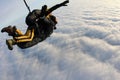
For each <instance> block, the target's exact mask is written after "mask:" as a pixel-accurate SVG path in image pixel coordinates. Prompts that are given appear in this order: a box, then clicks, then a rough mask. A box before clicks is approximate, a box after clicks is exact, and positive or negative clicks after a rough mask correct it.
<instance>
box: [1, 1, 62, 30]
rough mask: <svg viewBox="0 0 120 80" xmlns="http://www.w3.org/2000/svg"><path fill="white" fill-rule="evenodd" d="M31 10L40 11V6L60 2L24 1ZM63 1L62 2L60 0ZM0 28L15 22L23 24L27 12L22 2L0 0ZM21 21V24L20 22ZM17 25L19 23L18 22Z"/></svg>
mask: <svg viewBox="0 0 120 80" xmlns="http://www.w3.org/2000/svg"><path fill="white" fill-rule="evenodd" d="M26 1H27V2H28V5H29V6H30V8H31V10H33V9H36V8H37V9H41V6H42V5H44V4H47V5H48V6H50V7H51V6H52V5H55V4H57V3H60V2H61V0H57V1H56V0H26ZM62 1H63V0H62ZM0 10H1V11H0V12H1V13H0V24H1V26H0V28H1V27H3V26H8V25H14V24H16V23H17V20H22V21H23V23H24V19H25V16H26V15H27V14H28V10H27V8H26V6H25V4H24V3H23V0H1V1H0ZM22 21H21V22H22ZM18 23H19V22H18Z"/></svg>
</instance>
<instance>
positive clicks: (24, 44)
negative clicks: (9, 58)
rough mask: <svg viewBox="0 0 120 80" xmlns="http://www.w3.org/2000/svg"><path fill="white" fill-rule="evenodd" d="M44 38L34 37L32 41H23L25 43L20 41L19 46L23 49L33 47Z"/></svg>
mask: <svg viewBox="0 0 120 80" xmlns="http://www.w3.org/2000/svg"><path fill="white" fill-rule="evenodd" d="M41 41H42V40H41V39H40V38H34V39H33V40H32V41H30V42H23V43H18V44H17V46H18V47H20V48H21V49H25V48H29V47H32V46H34V45H36V44H38V43H39V42H41Z"/></svg>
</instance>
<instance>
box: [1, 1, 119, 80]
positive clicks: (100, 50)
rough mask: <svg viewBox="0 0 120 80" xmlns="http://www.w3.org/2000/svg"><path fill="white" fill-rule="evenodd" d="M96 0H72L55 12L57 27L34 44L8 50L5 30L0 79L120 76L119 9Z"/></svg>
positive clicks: (94, 79)
mask: <svg viewBox="0 0 120 80" xmlns="http://www.w3.org/2000/svg"><path fill="white" fill-rule="evenodd" d="M93 1H94V3H89V0H75V1H70V4H69V6H68V7H63V8H60V9H59V10H57V11H56V12H54V14H55V15H56V16H57V17H58V20H59V24H58V25H57V30H56V31H55V32H54V33H53V34H52V35H51V37H49V38H48V39H46V40H45V41H43V42H42V43H39V44H38V45H36V46H34V47H32V48H29V49H25V50H21V49H19V48H18V47H17V46H14V50H13V51H9V50H8V49H7V46H4V45H5V43H4V40H5V39H6V38H8V37H7V35H6V34H4V35H6V36H5V37H3V40H2V39H0V42H1V43H0V45H1V46H2V47H0V50H1V52H0V80H8V79H9V80H16V79H17V80H88V79H89V80H119V79H120V68H119V66H120V51H119V50H120V27H119V25H120V20H119V13H120V12H119V11H118V9H117V8H116V6H115V5H114V6H112V10H110V9H111V8H110V6H107V4H106V5H104V3H103V2H102V1H103V0H101V1H98V0H93ZM105 1H107V0H105ZM79 3H81V5H79ZM98 3H99V5H97V4H98ZM93 4H94V5H93ZM91 5H93V6H91ZM119 7H120V6H119ZM114 13H116V14H114ZM113 15H114V16H113ZM0 37H2V34H0Z"/></svg>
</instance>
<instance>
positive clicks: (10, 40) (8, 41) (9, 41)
mask: <svg viewBox="0 0 120 80" xmlns="http://www.w3.org/2000/svg"><path fill="white" fill-rule="evenodd" d="M6 44H7V46H8V49H9V50H13V40H12V39H9V40H6Z"/></svg>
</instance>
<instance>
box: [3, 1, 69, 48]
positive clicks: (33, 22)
mask: <svg viewBox="0 0 120 80" xmlns="http://www.w3.org/2000/svg"><path fill="white" fill-rule="evenodd" d="M67 3H69V0H66V1H64V2H62V3H60V4H57V5H55V6H53V7H51V8H49V9H47V5H44V6H42V9H41V10H39V9H35V10H33V11H30V9H29V7H28V5H27V7H28V9H29V14H28V15H27V17H26V21H25V22H26V24H27V26H28V28H27V30H26V33H25V34H23V33H22V32H21V31H20V30H19V29H17V28H16V26H8V27H5V28H3V29H2V30H1V32H7V33H8V35H9V36H12V37H13V39H7V40H6V44H7V46H8V49H9V50H13V45H17V46H18V47H20V48H21V49H25V48H29V47H32V46H34V45H36V44H38V43H39V42H41V41H43V40H45V39H46V38H47V37H49V36H50V35H51V34H52V33H53V30H54V29H56V24H57V20H56V17H55V16H54V15H52V14H51V13H52V12H53V11H54V10H56V9H57V8H60V7H62V6H67V5H66V4H67Z"/></svg>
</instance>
